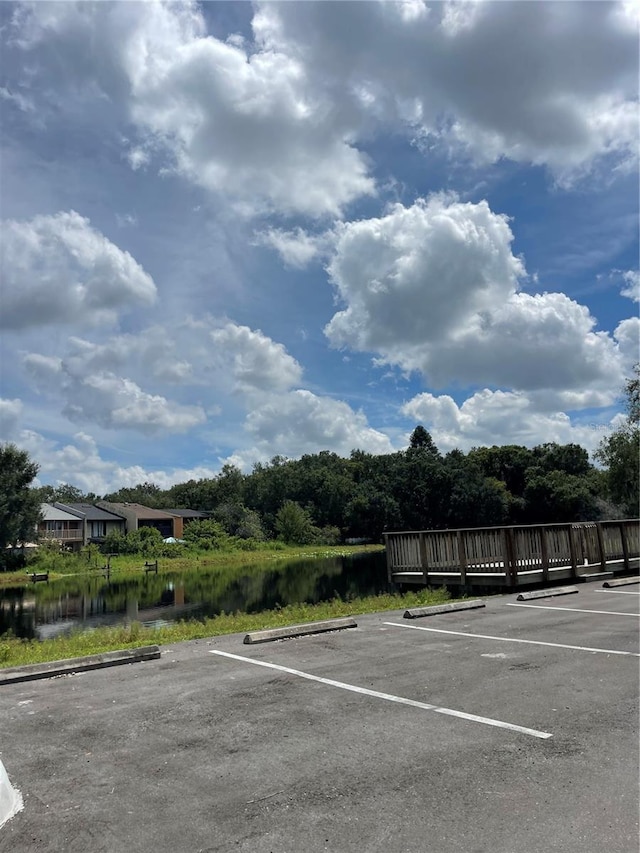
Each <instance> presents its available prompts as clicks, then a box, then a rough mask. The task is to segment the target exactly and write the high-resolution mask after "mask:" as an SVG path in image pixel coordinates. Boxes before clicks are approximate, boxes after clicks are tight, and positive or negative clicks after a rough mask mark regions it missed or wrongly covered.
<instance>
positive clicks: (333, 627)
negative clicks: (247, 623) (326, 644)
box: [242, 618, 358, 644]
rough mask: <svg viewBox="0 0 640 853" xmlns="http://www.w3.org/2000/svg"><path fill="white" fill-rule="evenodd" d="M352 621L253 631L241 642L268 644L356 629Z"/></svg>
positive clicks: (331, 620) (313, 623)
mask: <svg viewBox="0 0 640 853" xmlns="http://www.w3.org/2000/svg"><path fill="white" fill-rule="evenodd" d="M357 627H358V624H357V622H356V621H355V620H354V619H350V618H345V619H327V621H326V622H309V623H308V624H306V625H291V626H289V627H288V628H271V629H270V630H267V631H254V632H253V633H251V634H247V635H246V637H245V638H244V640H243V641H242V642H243V643H245V644H249V643H269V642H271V641H272V640H287V639H289V638H290V637H303V636H306V635H307V634H322V633H323V632H324V631H340V630H342V629H343V628H357Z"/></svg>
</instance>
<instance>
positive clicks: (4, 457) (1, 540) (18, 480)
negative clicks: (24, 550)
mask: <svg viewBox="0 0 640 853" xmlns="http://www.w3.org/2000/svg"><path fill="white" fill-rule="evenodd" d="M37 473H38V465H37V463H36V462H33V461H32V460H31V459H30V458H29V454H28V453H27V451H26V450H19V449H18V448H17V447H16V446H15V444H3V445H0V565H2V566H5V565H6V563H7V550H6V549H7V546H8V545H17V544H19V543H20V542H25V541H29V540H32V539H34V538H35V535H36V528H37V524H38V521H39V520H40V517H41V514H40V498H39V495H38V494H37V492H36V491H35V490H34V489H31V488H30V486H31V483H32V482H33V480H34V478H35V476H36V474H37Z"/></svg>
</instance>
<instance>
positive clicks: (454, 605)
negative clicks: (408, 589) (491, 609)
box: [403, 598, 486, 619]
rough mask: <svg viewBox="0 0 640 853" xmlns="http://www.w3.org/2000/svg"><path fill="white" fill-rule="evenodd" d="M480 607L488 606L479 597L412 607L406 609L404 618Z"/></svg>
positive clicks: (416, 617) (415, 617)
mask: <svg viewBox="0 0 640 853" xmlns="http://www.w3.org/2000/svg"><path fill="white" fill-rule="evenodd" d="M479 607H486V604H485V603H484V601H480V599H479V598H476V599H474V600H473V601H452V602H451V604H434V605H432V606H431V607H412V608H411V610H405V612H404V616H403V618H404V619H418V618H420V617H421V616H435V615H437V614H438V613H453V612H455V611H456V610H477V609H478V608H479Z"/></svg>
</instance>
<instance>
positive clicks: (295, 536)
mask: <svg viewBox="0 0 640 853" xmlns="http://www.w3.org/2000/svg"><path fill="white" fill-rule="evenodd" d="M275 529H276V533H277V534H278V539H282V541H283V542H286V543H287V545H310V544H311V543H312V542H313V541H314V540H315V539H316V537H317V534H318V529H317V528H316V527H314V524H313V521H312V519H311V516H310V515H309V513H308V512H307V510H305V509H303V508H302V507H301V506H300V504H297V503H295V501H285V502H284V503H283V504H282V506H281V507H280V509H279V510H278V512H277V514H276V523H275Z"/></svg>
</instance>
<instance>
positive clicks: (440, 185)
mask: <svg viewBox="0 0 640 853" xmlns="http://www.w3.org/2000/svg"><path fill="white" fill-rule="evenodd" d="M638 25H639V14H638V7H637V6H636V5H635V4H634V3H627V2H623V3H615V2H604V3H600V2H591V0H588V2H580V0H575V1H574V2H559V0H556V2H550V3H548V2H545V0H541V1H540V2H526V1H525V2H512V1H511V0H504V2H477V1H476V0H473V2H455V3H453V2H439V3H436V2H422V0H406V2H353V3H351V2H318V3H316V2H285V3H253V4H251V3H244V2H230V3H223V2H220V3H215V2H214V3H202V4H198V3H188V2H182V3H177V4H176V3H164V2H141V3H139V2H98V3H93V2H84V0H83V2H79V3H74V2H64V3H57V2H36V3H9V2H3V3H1V4H0V41H1V54H0V56H1V68H0V71H1V77H0V110H1V113H0V119H1V120H0V144H1V159H0V179H1V183H0V217H1V219H2V226H1V229H0V240H1V244H2V250H1V254H0V277H1V278H0V441H11V442H14V443H15V444H17V445H18V446H19V447H21V448H24V449H26V450H28V452H29V453H30V455H31V456H32V458H33V459H34V460H36V461H37V462H38V463H39V465H40V472H39V476H38V481H39V482H40V483H43V484H44V483H50V484H52V485H56V484H60V483H72V484H73V485H75V486H77V487H79V488H81V489H82V490H83V491H92V492H95V493H96V494H105V493H107V492H109V491H113V490H116V489H118V488H121V487H124V486H132V485H135V484H137V483H142V482H144V481H151V482H154V483H156V484H157V485H159V486H161V487H162V488H168V487H169V486H170V485H172V484H174V483H179V482H184V481H186V480H189V479H191V478H196V479H199V478H202V477H213V476H215V474H216V473H217V472H219V471H220V469H221V468H222V466H223V465H225V464H227V463H231V464H234V465H237V466H239V467H240V468H241V469H242V470H243V471H245V472H247V473H248V472H250V471H251V470H252V468H253V465H254V464H255V463H256V462H262V463H264V462H268V461H269V460H270V459H271V458H273V457H274V456H276V455H281V456H285V457H288V458H291V459H295V458H299V457H300V456H301V455H303V454H305V453H316V452H319V451H321V450H329V451H333V452H335V453H338V454H340V455H341V456H348V455H349V454H350V453H351V451H352V450H354V449H360V450H364V451H367V452H370V453H373V454H380V453H390V452H393V451H396V450H400V449H402V448H404V447H406V446H407V444H408V440H409V436H410V434H411V432H412V430H413V429H414V427H415V426H416V425H417V424H423V425H424V426H425V427H426V428H427V429H428V430H429V431H430V432H431V434H432V436H433V438H434V440H435V442H436V444H437V445H438V447H439V448H440V450H441V451H443V452H447V451H449V450H451V449H453V448H454V447H459V448H460V449H462V450H464V451H467V450H469V449H470V448H471V447H474V446H480V445H494V444H522V445H526V446H529V447H531V446H534V445H536V444H541V443H543V442H548V441H555V442H559V443H563V444H564V443H568V442H576V443H578V444H581V445H582V446H583V447H586V448H587V449H588V450H589V451H590V452H593V451H594V449H595V448H597V446H598V444H599V443H600V441H601V440H602V439H603V438H604V437H606V436H607V435H608V434H610V431H611V429H613V428H615V426H616V425H617V424H619V423H620V421H621V418H622V417H623V414H622V410H623V405H624V400H623V397H622V390H623V388H624V382H625V378H627V377H629V376H630V375H631V371H632V368H633V364H634V363H635V362H637V361H638V346H639V333H640V320H639V318H638V301H639V299H640V276H639V273H638V251H639V249H638V142H639V128H638V73H639V72H638V57H639V48H638V44H639V42H638Z"/></svg>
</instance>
